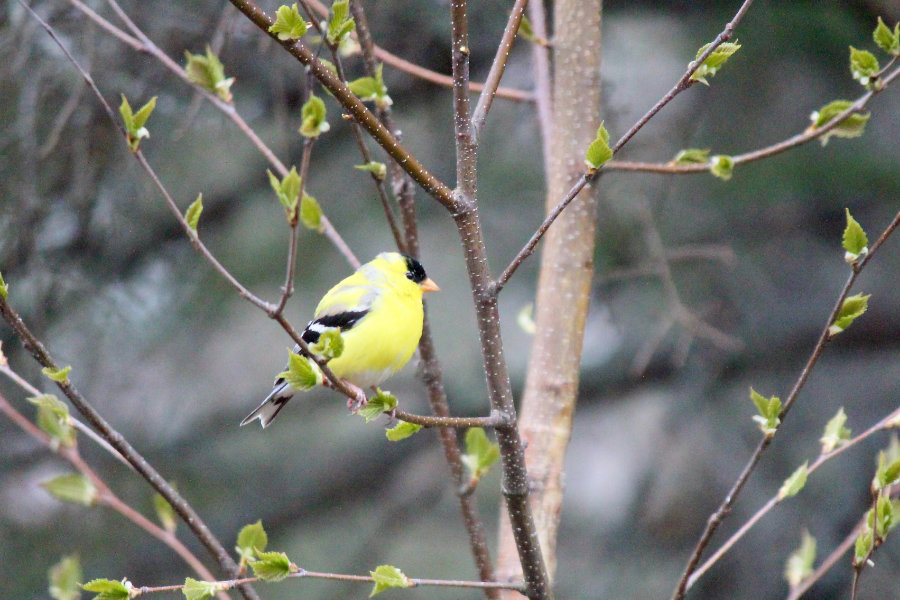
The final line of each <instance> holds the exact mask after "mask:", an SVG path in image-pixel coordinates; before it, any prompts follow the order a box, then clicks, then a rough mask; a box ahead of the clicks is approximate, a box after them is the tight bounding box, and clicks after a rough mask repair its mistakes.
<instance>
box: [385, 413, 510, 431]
mask: <svg viewBox="0 0 900 600" xmlns="http://www.w3.org/2000/svg"><path fill="white" fill-rule="evenodd" d="M391 414H392V415H393V416H394V417H396V418H397V419H400V420H401V421H406V422H407V423H413V424H414V425H421V426H422V427H424V428H430V427H446V428H450V429H468V428H470V427H486V428H493V427H497V426H498V425H503V424H504V419H503V418H502V417H501V416H500V415H499V414H494V415H491V416H489V417H438V416H432V415H414V414H412V413H408V412H405V411H402V410H394V411H393V412H392V413H391Z"/></svg>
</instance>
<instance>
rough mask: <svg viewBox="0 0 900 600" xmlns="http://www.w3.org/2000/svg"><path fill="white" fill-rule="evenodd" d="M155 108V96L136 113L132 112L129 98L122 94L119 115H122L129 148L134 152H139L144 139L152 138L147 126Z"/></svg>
mask: <svg viewBox="0 0 900 600" xmlns="http://www.w3.org/2000/svg"><path fill="white" fill-rule="evenodd" d="M154 108H156V96H153V98H151V99H150V101H149V102H147V104H145V105H144V106H142V107H141V109H140V110H139V111H137V113H135V112H133V111H132V110H131V104H129V103H128V98H126V97H125V94H122V104H121V105H119V113H120V114H121V115H122V121H123V123H124V125H125V133H126V134H127V136H128V147H129V148H130V149H131V151H132V152H137V151H138V147H139V146H140V143H141V140H142V139H144V138H148V137H150V132H149V131H148V130H147V128H146V127H145V125H146V123H147V119H149V118H150V114H151V113H152V112H153V109H154Z"/></svg>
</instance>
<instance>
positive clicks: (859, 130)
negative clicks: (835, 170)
mask: <svg viewBox="0 0 900 600" xmlns="http://www.w3.org/2000/svg"><path fill="white" fill-rule="evenodd" d="M852 105H853V103H852V102H850V101H849V100H835V101H833V102H830V103H828V104H826V105H825V106H823V107H822V108H820V109H819V110H817V111H814V112H813V113H812V114H811V115H809V118H810V121H812V123H811V124H810V126H809V129H808V130H807V131H815V130H816V129H819V128H821V127H822V126H824V125H826V124H827V123H829V122H831V121H832V120H834V119H835V118H837V116H838V115H840V114H841V113H843V112H844V111H846V110H847V109H848V108H850V107H851V106H852ZM869 116H870V113H859V112H852V113H850V114H849V115H848V116H846V117H844V118H843V119H842V120H841V121H840V123H838V125H837V126H836V127H833V128H831V129H829V130H828V131H826V132H825V133H824V134H823V135H822V137H820V138H819V140H820V141H821V143H822V145H823V146H824V145H825V144H827V143H828V138H830V137H831V136H835V137H840V138H855V137H859V136H861V135H862V134H863V132H865V130H866V123H867V122H868V121H869Z"/></svg>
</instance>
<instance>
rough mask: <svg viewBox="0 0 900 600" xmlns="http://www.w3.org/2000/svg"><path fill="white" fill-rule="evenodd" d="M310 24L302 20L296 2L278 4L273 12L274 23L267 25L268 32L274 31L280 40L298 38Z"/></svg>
mask: <svg viewBox="0 0 900 600" xmlns="http://www.w3.org/2000/svg"><path fill="white" fill-rule="evenodd" d="M309 28H310V24H309V23H307V22H306V21H304V20H303V17H301V16H300V11H299V10H297V3H296V2H295V3H294V4H293V5H291V6H286V5H284V6H279V7H278V11H277V12H276V13H275V23H274V24H272V26H271V27H269V33H274V34H275V35H277V36H278V39H279V40H281V41H282V42H284V41H287V40H299V39H300V38H302V37H303V36H304V34H305V33H306V32H307V31H308V30H309Z"/></svg>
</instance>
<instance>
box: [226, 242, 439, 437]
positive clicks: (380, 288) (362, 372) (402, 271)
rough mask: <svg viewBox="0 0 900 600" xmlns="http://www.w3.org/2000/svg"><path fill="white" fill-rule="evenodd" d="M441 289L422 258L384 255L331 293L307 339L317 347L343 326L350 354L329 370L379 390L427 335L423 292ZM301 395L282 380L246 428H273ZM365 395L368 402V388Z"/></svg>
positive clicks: (319, 308) (346, 352)
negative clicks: (286, 407) (256, 422)
mask: <svg viewBox="0 0 900 600" xmlns="http://www.w3.org/2000/svg"><path fill="white" fill-rule="evenodd" d="M439 289H440V288H438V286H437V284H435V283H434V282H433V281H432V280H431V279H429V278H428V276H427V275H425V269H423V268H422V265H421V264H419V261H417V260H416V259H414V258H412V257H411V256H406V255H405V254H399V253H397V252H382V253H381V254H379V255H378V256H376V257H375V258H374V259H373V260H372V261H370V262H367V263H366V264H364V265H362V266H361V267H360V268H359V269H357V270H356V272H355V273H354V274H353V275H351V276H350V277H347V278H346V279H344V280H343V281H341V282H340V283H338V284H337V285H336V286H334V287H333V288H331V289H330V290H328V293H326V294H325V296H324V297H323V298H322V300H321V301H320V302H319V305H318V306H317V307H316V313H315V316H314V318H313V320H312V321H310V322H309V324H308V325H307V326H306V329H304V330H303V333H302V335H301V337H302V338H303V341H305V342H306V343H307V344H315V343H316V342H317V341H318V340H319V335H321V333H322V332H323V331H325V330H326V329H329V328H332V327H337V328H339V329H340V330H341V338H342V339H343V342H344V350H343V352H342V353H341V355H340V356H338V357H337V358H334V359H332V360H331V361H329V362H328V366H329V368H331V370H332V371H333V372H334V374H335V375H337V376H338V377H340V378H341V379H343V380H345V381H347V382H349V383H351V384H353V385H354V386H357V387H358V388H364V387H374V386H376V385H378V384H380V383H381V382H383V381H384V380H385V379H387V378H388V377H390V376H391V375H393V374H394V373H396V372H397V371H399V370H400V369H402V368H403V366H404V365H405V364H406V363H407V362H409V359H410V358H412V355H413V353H414V352H415V351H416V346H418V344H419V338H420V337H422V321H423V318H424V312H423V309H422V293H423V292H434V291H437V290H439ZM299 350H300V347H299V345H298V346H296V347H294V352H299ZM285 370H287V368H285ZM295 392H296V390H295V389H294V388H292V387H291V386H290V385H288V383H287V382H286V381H285V380H284V379H282V378H280V377H279V378H278V379H276V380H275V386H274V388H273V389H272V392H271V393H270V394H269V396H268V397H267V398H266V399H265V400H264V401H263V403H262V404H260V405H259V406H258V407H257V408H256V410H254V411H253V412H252V413H250V414H249V415H247V417H246V418H245V419H244V420H243V421H241V425H246V424H247V423H250V422H251V421H253V420H254V419H259V422H260V424H261V425H262V426H263V427H266V426H268V424H269V423H271V422H272V419H274V418H275V415H277V414H278V411H280V410H281V408H282V407H283V406H284V405H285V404H286V403H287V401H288V400H290V399H291V397H292V396H293V395H294V393H295ZM359 395H360V399H361V400H363V399H364V398H365V394H364V392H362V390H359ZM352 403H353V401H352V400H351V404H352Z"/></svg>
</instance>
